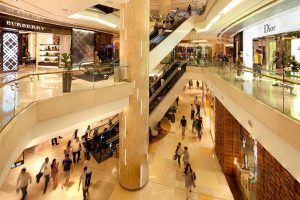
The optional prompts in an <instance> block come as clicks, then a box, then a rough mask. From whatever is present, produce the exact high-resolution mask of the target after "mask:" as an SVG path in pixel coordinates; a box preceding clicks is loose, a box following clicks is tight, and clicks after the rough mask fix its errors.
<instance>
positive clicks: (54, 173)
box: [51, 158, 59, 189]
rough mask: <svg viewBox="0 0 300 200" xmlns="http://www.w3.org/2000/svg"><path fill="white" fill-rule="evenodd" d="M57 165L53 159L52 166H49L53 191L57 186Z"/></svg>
mask: <svg viewBox="0 0 300 200" xmlns="http://www.w3.org/2000/svg"><path fill="white" fill-rule="evenodd" d="M58 165H59V162H57V161H56V159H55V158H54V159H53V160H52V164H51V178H52V181H53V189H55V188H56V187H57V184H58V181H57V174H58Z"/></svg>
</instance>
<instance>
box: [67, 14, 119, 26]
mask: <svg viewBox="0 0 300 200" xmlns="http://www.w3.org/2000/svg"><path fill="white" fill-rule="evenodd" d="M69 18H72V19H85V20H88V21H93V22H97V23H99V24H102V25H105V26H109V27H111V28H117V27H118V25H116V24H113V23H110V22H108V21H105V20H103V19H100V18H96V17H90V16H86V15H81V14H78V13H76V14H73V15H71V16H69Z"/></svg>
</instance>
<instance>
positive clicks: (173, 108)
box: [169, 105, 177, 123]
mask: <svg viewBox="0 0 300 200" xmlns="http://www.w3.org/2000/svg"><path fill="white" fill-rule="evenodd" d="M176 111H177V107H176V106H175V105H172V106H171V107H170V108H169V117H170V120H171V122H172V123H174V122H175V113H176Z"/></svg>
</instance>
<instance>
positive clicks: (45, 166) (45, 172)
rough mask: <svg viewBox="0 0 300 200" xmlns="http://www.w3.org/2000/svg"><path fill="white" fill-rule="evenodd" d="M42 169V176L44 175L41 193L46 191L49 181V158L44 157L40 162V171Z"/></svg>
mask: <svg viewBox="0 0 300 200" xmlns="http://www.w3.org/2000/svg"><path fill="white" fill-rule="evenodd" d="M42 171H43V176H44V177H45V187H44V192H43V194H45V193H46V191H47V188H48V184H49V181H50V173H51V165H50V163H49V158H45V162H44V163H43V164H42V167H41V170H40V172H42Z"/></svg>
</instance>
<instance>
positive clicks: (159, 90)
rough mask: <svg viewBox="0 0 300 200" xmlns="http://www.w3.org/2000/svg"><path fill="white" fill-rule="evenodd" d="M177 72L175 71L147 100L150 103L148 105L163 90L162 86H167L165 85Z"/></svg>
mask: <svg viewBox="0 0 300 200" xmlns="http://www.w3.org/2000/svg"><path fill="white" fill-rule="evenodd" d="M177 72H178V69H176V70H175V71H174V72H173V73H172V74H171V75H170V76H169V78H168V79H167V80H166V81H165V82H164V84H163V85H162V86H160V87H159V88H158V90H157V91H155V93H154V94H152V96H151V97H150V99H149V102H150V103H151V102H152V101H153V99H155V98H156V97H157V95H158V94H159V93H160V92H161V91H162V89H163V88H164V86H165V85H167V84H168V83H169V82H170V80H171V79H172V78H173V77H174V76H175V74H177Z"/></svg>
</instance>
